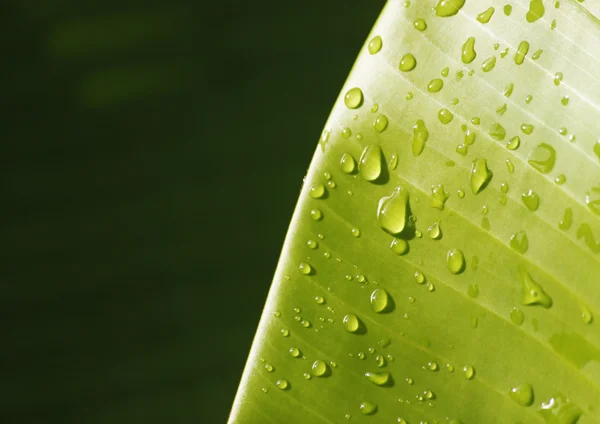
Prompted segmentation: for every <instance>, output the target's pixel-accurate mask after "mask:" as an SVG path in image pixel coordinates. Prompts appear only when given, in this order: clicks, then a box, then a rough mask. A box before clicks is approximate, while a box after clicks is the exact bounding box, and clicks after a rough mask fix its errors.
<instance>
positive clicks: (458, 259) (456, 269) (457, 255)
mask: <svg viewBox="0 0 600 424" xmlns="http://www.w3.org/2000/svg"><path fill="white" fill-rule="evenodd" d="M446 264H447V265H448V269H449V270H450V272H451V273H453V274H460V273H461V272H463V271H464V270H465V266H466V262H465V255H463V252H462V251H461V250H460V249H450V250H449V251H448V253H447V254H446Z"/></svg>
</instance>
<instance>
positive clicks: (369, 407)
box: [359, 402, 377, 415]
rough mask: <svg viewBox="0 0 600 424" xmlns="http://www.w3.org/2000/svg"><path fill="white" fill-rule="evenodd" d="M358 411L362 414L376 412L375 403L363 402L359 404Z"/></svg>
mask: <svg viewBox="0 0 600 424" xmlns="http://www.w3.org/2000/svg"><path fill="white" fill-rule="evenodd" d="M359 409H360V413H361V414H363V415H373V414H374V413H376V412H377V404H376V403H371V402H363V403H361V404H360V408H359Z"/></svg>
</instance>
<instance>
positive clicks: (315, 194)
mask: <svg viewBox="0 0 600 424" xmlns="http://www.w3.org/2000/svg"><path fill="white" fill-rule="evenodd" d="M325 193H326V190H325V186H324V185H323V184H321V183H318V184H315V185H313V186H312V187H311V188H310V190H309V191H308V194H309V196H310V197H312V198H313V199H322V198H323V197H324V196H325Z"/></svg>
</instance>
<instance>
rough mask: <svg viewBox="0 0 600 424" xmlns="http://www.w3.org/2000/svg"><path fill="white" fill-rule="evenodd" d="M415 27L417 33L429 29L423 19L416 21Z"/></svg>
mask: <svg viewBox="0 0 600 424" xmlns="http://www.w3.org/2000/svg"><path fill="white" fill-rule="evenodd" d="M413 25H414V27H415V29H416V30H417V31H421V32H422V31H425V30H426V29H427V23H426V22H425V20H424V19H423V18H418V19H417V20H415V22H414V24H413Z"/></svg>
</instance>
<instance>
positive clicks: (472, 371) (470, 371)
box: [463, 365, 475, 380]
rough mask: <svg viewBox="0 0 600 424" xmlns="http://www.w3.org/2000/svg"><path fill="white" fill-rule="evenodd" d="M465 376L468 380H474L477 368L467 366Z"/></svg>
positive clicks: (464, 370)
mask: <svg viewBox="0 0 600 424" xmlns="http://www.w3.org/2000/svg"><path fill="white" fill-rule="evenodd" d="M463 374H464V376H465V378H466V379H467V380H472V379H473V377H475V368H473V366H471V365H465V366H464V368H463Z"/></svg>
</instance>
